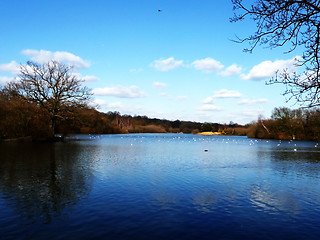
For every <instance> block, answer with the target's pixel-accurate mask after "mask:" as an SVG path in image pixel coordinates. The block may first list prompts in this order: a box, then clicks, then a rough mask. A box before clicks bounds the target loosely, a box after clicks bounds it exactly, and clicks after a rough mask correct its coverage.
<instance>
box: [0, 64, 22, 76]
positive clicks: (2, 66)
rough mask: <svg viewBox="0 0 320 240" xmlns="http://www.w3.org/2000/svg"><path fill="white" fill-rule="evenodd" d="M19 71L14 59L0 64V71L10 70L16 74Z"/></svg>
mask: <svg viewBox="0 0 320 240" xmlns="http://www.w3.org/2000/svg"><path fill="white" fill-rule="evenodd" d="M19 71H20V65H19V64H18V63H17V62H16V61H11V62H10V63H6V64H0V72H10V73H12V74H18V73H19Z"/></svg>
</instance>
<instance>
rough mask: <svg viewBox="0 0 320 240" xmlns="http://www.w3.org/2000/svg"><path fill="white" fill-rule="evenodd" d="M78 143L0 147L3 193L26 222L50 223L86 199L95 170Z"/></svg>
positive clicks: (0, 181)
mask: <svg viewBox="0 0 320 240" xmlns="http://www.w3.org/2000/svg"><path fill="white" fill-rule="evenodd" d="M83 151H84V149H83V148H81V147H79V146H78V145H77V144H67V145H66V144H62V143H56V144H33V143H32V144H31V143H30V144H14V143H2V144H1V145H0V152H1V160H0V192H1V195H0V196H1V197H2V198H3V199H5V201H6V202H7V204H8V205H7V206H9V207H11V208H13V209H14V211H15V212H16V214H17V215H20V216H21V217H22V218H23V219H24V221H25V223H29V224H30V223H32V222H35V221H41V222H44V223H49V222H51V221H52V220H53V218H55V217H65V216H64V212H63V210H64V209H66V208H70V207H72V206H73V205H75V203H76V202H78V201H79V200H80V199H82V198H84V197H86V196H87V195H88V192H89V190H90V181H91V176H92V173H91V170H90V164H88V162H87V159H86V158H85V156H86V155H85V154H84V153H83Z"/></svg>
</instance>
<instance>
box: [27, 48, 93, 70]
mask: <svg viewBox="0 0 320 240" xmlns="http://www.w3.org/2000/svg"><path fill="white" fill-rule="evenodd" d="M21 53H22V54H24V55H26V56H29V57H30V58H31V60H32V61H34V62H37V63H40V64H42V63H45V62H48V61H51V60H56V61H58V62H62V63H65V64H68V65H71V66H74V67H75V68H78V69H81V68H88V67H90V63H89V62H88V61H85V60H83V59H82V58H80V57H79V56H76V55H74V54H72V53H69V52H59V51H58V52H51V51H47V50H34V49H25V50H23V51H22V52H21Z"/></svg>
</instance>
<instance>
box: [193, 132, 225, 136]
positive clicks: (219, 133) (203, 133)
mask: <svg viewBox="0 0 320 240" xmlns="http://www.w3.org/2000/svg"><path fill="white" fill-rule="evenodd" d="M197 135H222V134H221V132H200V133H197Z"/></svg>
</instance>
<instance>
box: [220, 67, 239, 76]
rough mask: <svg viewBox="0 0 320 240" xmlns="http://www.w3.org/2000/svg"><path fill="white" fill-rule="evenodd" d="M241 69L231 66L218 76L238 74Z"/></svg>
mask: <svg viewBox="0 0 320 240" xmlns="http://www.w3.org/2000/svg"><path fill="white" fill-rule="evenodd" d="M241 71H242V68H241V67H239V66H238V65H237V64H232V65H231V66H229V67H227V68H226V70H224V71H222V72H220V75H222V76H225V77H228V76H234V75H237V74H240V73H241Z"/></svg>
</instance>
